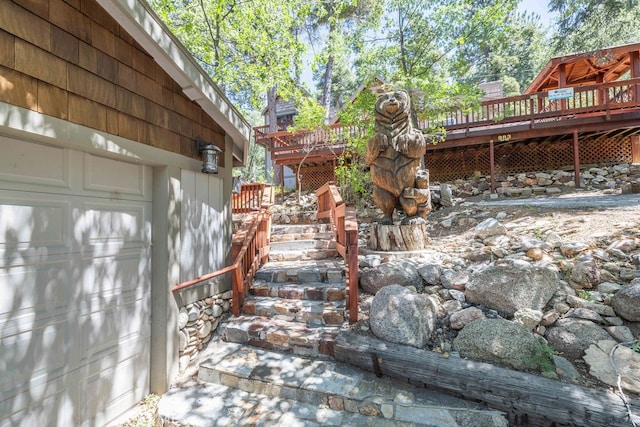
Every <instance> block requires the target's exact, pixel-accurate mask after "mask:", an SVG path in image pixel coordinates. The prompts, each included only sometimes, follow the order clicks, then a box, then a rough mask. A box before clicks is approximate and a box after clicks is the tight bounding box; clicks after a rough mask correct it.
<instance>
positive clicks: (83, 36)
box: [0, 0, 225, 167]
mask: <svg viewBox="0 0 640 427" xmlns="http://www.w3.org/2000/svg"><path fill="white" fill-rule="evenodd" d="M0 101H4V102H6V103H9V104H12V105H16V106H20V107H23V108H27V109H30V110H33V111H37V112H39V113H43V114H46V115H49V116H53V117H57V118H60V119H63V120H68V121H70V122H72V123H76V124H79V125H83V126H88V127H90V128H93V129H96V130H99V131H103V132H107V133H110V134H113V135H118V136H121V137H123V138H127V139H131V140H134V141H137V142H140V143H142V144H147V145H150V146H153V147H157V148H161V149H164V150H168V151H171V152H174V153H178V154H182V155H185V156H188V157H192V158H198V157H199V155H198V153H196V149H195V143H194V140H195V138H197V137H200V138H202V139H204V140H206V141H212V142H213V143H214V144H216V145H217V146H218V147H219V148H220V149H222V150H224V149H225V132H224V130H223V129H222V128H221V127H220V126H218V125H217V124H216V123H215V122H214V121H213V119H212V118H211V117H209V116H208V115H207V114H206V113H205V112H204V111H203V110H202V107H201V106H200V105H198V104H197V103H195V102H192V101H190V100H189V99H188V98H187V97H186V96H185V95H184V94H183V92H182V89H181V87H180V86H179V85H178V84H177V83H176V82H175V81H174V80H173V79H172V78H171V77H170V76H169V75H168V74H167V73H166V72H165V71H164V70H162V68H160V66H159V65H158V64H157V63H156V62H155V61H154V59H153V58H152V57H151V56H149V55H148V54H147V53H146V52H145V51H144V50H143V49H142V47H141V46H140V45H139V44H138V43H136V42H135V41H134V40H133V39H132V38H131V37H130V36H129V35H128V34H127V33H126V32H125V31H124V29H123V28H122V27H120V26H119V25H118V23H117V22H116V21H115V20H114V19H113V18H111V16H110V15H109V14H107V12H105V11H104V9H102V7H101V6H100V5H98V4H97V3H96V2H95V1H94V0H69V1H63V0H13V1H7V0H4V1H3V2H2V7H0ZM219 162H220V166H221V167H224V155H222V156H220V157H219Z"/></svg>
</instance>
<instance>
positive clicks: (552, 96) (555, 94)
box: [548, 87, 573, 101]
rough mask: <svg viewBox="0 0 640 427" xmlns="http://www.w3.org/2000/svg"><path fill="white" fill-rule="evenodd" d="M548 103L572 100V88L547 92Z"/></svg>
mask: <svg viewBox="0 0 640 427" xmlns="http://www.w3.org/2000/svg"><path fill="white" fill-rule="evenodd" d="M548 96H549V101H556V100H558V99H568V98H573V88H572V87H563V88H561V89H553V90H550V91H549V95H548Z"/></svg>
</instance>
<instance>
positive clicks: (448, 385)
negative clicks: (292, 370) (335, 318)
mask: <svg viewBox="0 0 640 427" xmlns="http://www.w3.org/2000/svg"><path fill="white" fill-rule="evenodd" d="M335 358H336V359H337V360H338V361H340V362H345V363H349V364H352V365H354V366H357V367H360V368H363V369H366V370H368V371H372V372H375V373H376V374H377V375H378V376H382V375H388V376H390V377H394V378H399V379H402V380H407V379H408V380H409V381H410V382H411V383H413V384H415V385H424V386H426V387H429V388H431V389H435V390H438V391H443V392H446V393H449V394H453V395H455V396H458V397H462V398H465V399H469V400H477V401H481V402H484V403H486V404H487V405H488V406H490V407H492V408H495V409H498V410H502V411H505V412H507V413H508V414H509V417H510V418H511V419H514V420H516V421H515V422H514V425H547V426H548V425H551V424H552V423H559V424H562V425H577V426H594V427H595V426H629V425H630V424H631V423H630V421H629V418H628V415H627V410H626V408H625V405H624V402H623V401H622V399H621V398H620V397H618V396H617V395H615V394H613V393H611V392H608V391H606V390H595V389H590V388H586V387H582V386H578V385H573V384H568V383H563V382H560V381H555V380H551V379H548V378H544V377H539V376H536V375H532V374H527V373H524V372H519V371H512V370H509V369H504V368H500V367H497V366H494V365H490V364H487V363H481V362H474V361H471V360H466V359H461V358H460V357H458V356H456V355H453V354H452V355H450V356H448V357H444V356H443V355H441V354H438V353H434V352H431V351H427V350H420V349H417V348H414V347H409V346H404V345H399V344H393V343H388V342H386V341H381V340H378V339H376V338H371V337H365V336H361V335H357V334H354V333H352V332H341V333H340V335H338V336H337V337H336V341H335ZM630 405H631V410H632V413H633V414H638V413H640V412H639V411H640V406H639V405H640V402H638V401H636V400H631V401H630ZM634 421H635V422H636V423H638V422H640V417H639V416H637V415H634Z"/></svg>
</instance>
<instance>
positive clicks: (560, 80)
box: [558, 64, 567, 111]
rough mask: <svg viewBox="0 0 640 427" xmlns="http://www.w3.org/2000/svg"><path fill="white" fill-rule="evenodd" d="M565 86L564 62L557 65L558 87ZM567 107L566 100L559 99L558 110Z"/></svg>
mask: <svg viewBox="0 0 640 427" xmlns="http://www.w3.org/2000/svg"><path fill="white" fill-rule="evenodd" d="M566 86H567V73H566V68H565V64H560V65H559V66H558V89H560V88H563V87H566ZM566 109H567V100H566V99H561V100H560V110H561V111H564V110H566Z"/></svg>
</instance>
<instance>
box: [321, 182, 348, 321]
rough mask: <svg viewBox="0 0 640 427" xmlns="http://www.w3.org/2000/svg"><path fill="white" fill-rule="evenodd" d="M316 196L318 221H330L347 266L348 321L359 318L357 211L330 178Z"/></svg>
mask: <svg viewBox="0 0 640 427" xmlns="http://www.w3.org/2000/svg"><path fill="white" fill-rule="evenodd" d="M316 195H317V196H318V214H317V218H318V221H320V220H328V221H330V223H331V228H332V230H333V237H334V239H335V241H336V250H337V251H338V253H339V254H340V255H342V257H343V258H344V262H345V264H346V266H347V306H348V307H349V323H352V324H353V323H355V322H357V321H358V221H357V220H356V211H355V208H354V207H352V206H347V205H346V204H345V203H344V202H343V200H342V197H341V196H340V193H339V192H338V188H337V187H336V186H335V185H334V184H333V182H328V183H326V184H325V185H323V186H322V187H320V188H319V189H318V191H316Z"/></svg>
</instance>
